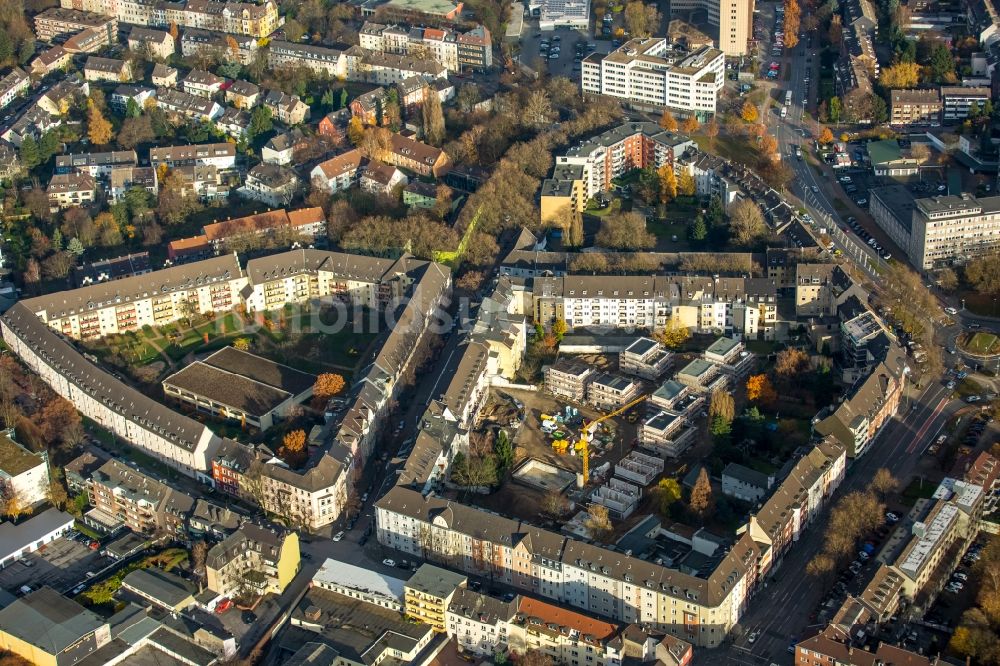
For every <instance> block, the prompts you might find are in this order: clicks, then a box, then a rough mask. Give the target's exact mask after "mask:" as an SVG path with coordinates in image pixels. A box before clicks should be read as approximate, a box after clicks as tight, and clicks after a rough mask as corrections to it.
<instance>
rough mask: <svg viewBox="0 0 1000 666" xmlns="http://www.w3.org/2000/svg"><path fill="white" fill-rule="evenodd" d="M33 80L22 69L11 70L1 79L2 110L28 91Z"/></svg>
mask: <svg viewBox="0 0 1000 666" xmlns="http://www.w3.org/2000/svg"><path fill="white" fill-rule="evenodd" d="M30 83H31V78H30V77H29V76H28V75H27V74H26V73H25V71H24V70H23V69H21V68H20V67H15V68H14V69H12V70H10V71H9V72H8V73H7V74H6V75H4V77H3V78H2V79H0V109H2V108H3V107H5V106H7V105H9V104H10V103H11V102H13V101H14V98H15V97H17V96H18V95H20V94H21V93H23V92H24V91H26V90H27V89H28V85H29V84H30Z"/></svg>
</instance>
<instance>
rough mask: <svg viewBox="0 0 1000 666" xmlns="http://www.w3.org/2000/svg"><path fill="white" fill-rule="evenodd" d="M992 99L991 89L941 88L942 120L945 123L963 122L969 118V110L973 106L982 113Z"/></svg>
mask: <svg viewBox="0 0 1000 666" xmlns="http://www.w3.org/2000/svg"><path fill="white" fill-rule="evenodd" d="M991 97H992V92H991V91H990V89H989V88H966V87H963V86H941V104H942V110H941V120H942V122H945V123H956V122H962V121H963V120H965V119H966V118H968V117H969V109H970V108H971V107H972V106H973V105H976V106H978V107H979V110H980V111H982V110H983V106H985V104H986V102H987V100H989V99H990V98H991Z"/></svg>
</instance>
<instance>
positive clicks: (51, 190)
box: [45, 173, 97, 211]
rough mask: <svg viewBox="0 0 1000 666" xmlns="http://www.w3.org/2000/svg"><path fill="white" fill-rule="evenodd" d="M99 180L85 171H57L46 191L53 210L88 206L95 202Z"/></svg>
mask: <svg viewBox="0 0 1000 666" xmlns="http://www.w3.org/2000/svg"><path fill="white" fill-rule="evenodd" d="M96 189H97V182H96V181H95V180H94V179H93V178H92V177H91V176H89V175H87V174H85V173H57V174H56V175H54V176H52V180H50V181H49V187H48V189H47V190H46V191H45V193H46V194H47V195H48V197H49V206H50V207H51V208H52V210H53V211H59V210H63V209H65V208H75V207H77V206H86V205H88V204H91V203H93V202H94V192H95V191H96Z"/></svg>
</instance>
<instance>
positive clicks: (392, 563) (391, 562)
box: [382, 558, 396, 567]
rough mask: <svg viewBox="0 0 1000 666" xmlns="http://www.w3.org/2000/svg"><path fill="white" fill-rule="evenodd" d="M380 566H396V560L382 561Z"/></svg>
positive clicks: (387, 559)
mask: <svg viewBox="0 0 1000 666" xmlns="http://www.w3.org/2000/svg"><path fill="white" fill-rule="evenodd" d="M382 564H384V565H385V566H387V567H394V566H396V560H390V559H389V558H386V559H384V560H382Z"/></svg>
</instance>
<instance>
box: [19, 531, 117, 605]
mask: <svg viewBox="0 0 1000 666" xmlns="http://www.w3.org/2000/svg"><path fill="white" fill-rule="evenodd" d="M21 559H22V560H23V561H24V562H26V563H27V565H26V564H23V563H22V562H20V561H18V562H15V563H14V564H11V565H10V566H8V567H7V568H5V569H3V570H0V587H2V588H3V589H5V590H7V591H8V592H11V593H16V592H17V591H19V590H20V589H21V587H22V586H25V585H27V586H30V587H31V588H32V589H37V588H39V587H41V586H43V585H48V586H49V587H51V588H54V589H55V590H57V591H59V592H63V591H65V590H67V589H68V588H70V587H71V586H73V585H74V584H76V583H77V582H79V581H81V580H83V579H84V578H85V577H86V575H87V572H88V571H96V570H97V569H100V568H102V567H103V566H104V560H103V558H102V557H101V556H100V555H99V554H98V553H97V551H94V550H91V549H90V548H89V547H88V546H86V545H84V544H82V543H80V542H77V541H73V540H72V539H68V538H65V537H64V538H61V539H56V540H55V541H53V542H52V543H50V544H46V545H45V546H43V547H42V549H41V550H39V551H37V552H34V553H31V554H29V555H25V556H24V557H23V558H21Z"/></svg>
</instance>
